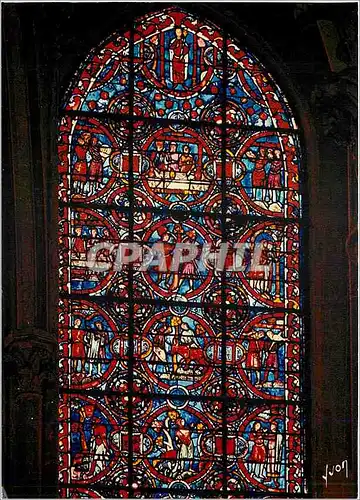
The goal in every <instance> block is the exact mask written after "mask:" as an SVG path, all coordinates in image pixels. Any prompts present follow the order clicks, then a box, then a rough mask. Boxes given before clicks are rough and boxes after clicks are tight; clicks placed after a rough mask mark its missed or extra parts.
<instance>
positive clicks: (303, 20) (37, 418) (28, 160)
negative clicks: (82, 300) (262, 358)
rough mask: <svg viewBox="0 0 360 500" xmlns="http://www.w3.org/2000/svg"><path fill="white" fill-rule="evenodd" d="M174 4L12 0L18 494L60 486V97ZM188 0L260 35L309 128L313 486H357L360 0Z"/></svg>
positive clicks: (11, 293)
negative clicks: (94, 59)
mask: <svg viewBox="0 0 360 500" xmlns="http://www.w3.org/2000/svg"><path fill="white" fill-rule="evenodd" d="M166 5H167V4H165V3H157V4H156V3H136V4H130V3H101V2H100V3H91V4H90V3H89V4H88V3H82V2H78V3H61V2H59V3H55V2H54V3H51V4H31V3H24V4H15V3H14V4H3V6H2V18H3V31H2V37H3V38H2V41H3V44H2V49H3V54H2V55H3V66H2V76H3V80H2V82H3V86H2V88H3V121H2V124H3V198H2V200H3V201H2V206H3V208H2V210H3V222H2V223H3V346H4V361H5V363H4V371H3V374H4V376H3V384H4V395H5V398H4V402H3V415H4V417H3V427H4V432H3V443H4V445H3V446H4V448H3V450H4V460H3V469H4V470H3V473H4V484H5V488H6V490H7V493H8V495H9V496H11V497H37V496H42V497H51V496H52V497H56V495H57V494H56V433H57V427H56V415H57V408H56V404H57V388H56V379H57V376H56V352H57V347H56V328H57V318H56V315H57V310H56V301H57V248H56V241H57V235H56V221H57V206H56V185H57V173H56V126H57V119H58V110H59V107H60V103H61V99H62V98H63V95H64V92H65V90H66V88H67V86H68V84H69V82H70V81H71V78H72V76H73V75H74V72H75V71H76V69H77V67H78V66H79V64H80V63H81V62H82V60H83V59H84V57H85V56H86V55H87V54H88V52H89V50H90V49H91V48H92V47H94V46H96V45H98V43H99V42H100V41H101V40H102V39H104V38H106V37H107V36H108V35H109V34H111V33H112V32H113V31H115V30H118V29H121V28H122V26H123V25H124V24H126V23H129V22H130V21H131V19H132V17H133V16H134V15H135V16H137V15H141V14H143V13H146V12H148V11H152V10H156V9H158V8H163V7H165V6H166ZM183 6H185V4H183ZM187 8H188V9H189V10H192V11H194V12H195V13H198V14H200V15H202V16H204V17H208V18H209V19H210V20H212V21H214V22H215V23H222V24H223V25H224V26H225V27H226V28H227V29H228V30H229V31H230V32H231V33H232V34H234V35H235V36H237V37H238V38H240V39H242V38H244V37H247V38H246V40H247V43H248V44H249V45H250V46H252V47H253V48H254V50H255V52H257V53H258V55H259V56H260V57H261V56H262V57H263V61H264V63H265V64H266V65H267V67H268V68H270V70H271V71H272V72H273V73H274V75H275V76H276V77H277V80H278V82H279V85H280V86H281V88H282V89H283V90H284V91H285V92H286V94H287V97H288V99H289V100H290V103H291V105H292V107H293V108H294V110H295V112H297V115H298V122H299V123H300V125H301V126H302V128H303V135H304V145H305V146H306V151H305V159H304V160H305V166H306V168H307V182H306V188H307V189H306V190H307V193H308V204H307V207H306V212H307V215H308V218H309V232H308V241H307V270H308V278H309V279H308V286H307V292H308V293H307V296H308V306H309V312H310V317H309V322H308V339H309V340H308V354H309V363H308V367H309V377H308V379H309V391H310V390H311V398H310V400H311V422H310V424H311V439H310V441H311V443H310V445H311V446H310V450H311V453H310V455H311V456H310V457H309V458H310V459H309V463H310V475H311V482H310V487H311V494H312V496H314V497H315V496H318V497H327V498H329V497H336V498H341V497H343V498H349V497H355V496H356V470H357V465H356V454H355V446H356V445H355V443H356V432H355V430H356V399H355V397H356V381H355V378H356V377H355V369H356V348H357V345H356V337H357V336H356V324H357V311H356V294H357V289H356V271H357V264H356V262H357V248H356V213H357V207H356V181H357V180H356V166H357V161H356V158H357V150H356V125H357V76H356V61H357V46H356V43H357V31H356V24H357V15H356V13H357V9H356V8H357V4H355V3H348V4H347V3H338V4H329V5H326V4H295V3H290V4H289V3H283V4H279V3H278V4H272V3H266V4H265V3H257V4H254V3H226V2H224V3H221V4H217V3H208V4H206V3H188V4H187ZM324 20H327V21H331V22H332V23H333V24H332V26H333V27H334V29H335V31H333V32H332V35H331V37H330V42H331V43H332V45H334V46H335V51H332V50H331V43H330V46H329V45H325V46H324V43H323V38H322V36H321V35H324V33H323V31H321V30H320V29H319V26H320V25H321V23H320V24H319V21H324ZM328 43H329V42H328ZM334 54H335V55H334ZM329 57H330V60H329ZM334 57H335V59H336V60H335V59H334ZM334 60H335V63H336V62H337V61H340V63H342V64H340V63H339V62H337V65H336V64H335V65H334ZM339 64H340V66H339ZM338 67H340V68H341V71H338ZM334 69H335V70H336V71H332V70H334ZM305 281H306V280H305ZM345 459H347V460H348V461H349V477H348V478H346V477H345V475H344V474H343V473H341V474H338V475H336V474H335V475H334V476H333V477H329V478H328V483H327V485H326V484H325V481H324V479H323V478H322V475H323V474H324V473H325V467H326V464H328V465H329V466H330V467H332V466H333V465H336V464H337V463H340V462H342V461H343V460H345ZM330 470H331V469H330Z"/></svg>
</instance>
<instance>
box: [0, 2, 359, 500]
mask: <svg viewBox="0 0 360 500" xmlns="http://www.w3.org/2000/svg"><path fill="white" fill-rule="evenodd" d="M203 9H205V10H206V12H205V15H207V16H208V17H210V14H209V12H208V10H207V9H208V6H206V7H203ZM151 10H153V9H151ZM200 10H201V7H200ZM220 15H221V14H220V13H219V12H216V19H218V16H220ZM216 19H215V21H216ZM13 20H14V22H15V24H16V22H17V21H16V12H15V9H14V17H13ZM15 29H16V28H15ZM229 31H230V30H229ZM108 32H111V29H110V30H109V31H108ZM12 36H14V37H16V36H17V35H16V31H15V32H14V33H13V35H12ZM27 36H28V38H27V39H28V40H31V39H32V36H34V34H31V33H28V34H27ZM21 45H22V44H21V42H20V40H17V41H15V45H14V48H13V51H14V53H13V55H12V57H15V58H16V57H18V58H19V61H20V67H21V65H22V64H24V61H23V60H22V61H21V56H20V57H19V54H16V51H17V49H16V46H21ZM89 48H90V47H89ZM257 53H258V55H259V56H260V53H259V50H258V51H257ZM85 55H86V54H85ZM271 59H273V58H272V57H271V56H270V57H264V58H263V60H264V61H265V62H267V67H268V68H269V70H270V71H272V72H273V74H274V75H275V77H277V81H278V82H279V84H280V86H281V88H282V89H283V90H284V92H285V95H286V96H287V97H288V99H289V101H290V103H291V104H292V109H294V110H296V109H299V110H301V113H299V116H298V117H297V118H298V121H299V123H300V126H301V127H302V129H303V133H304V138H305V141H304V144H305V153H306V154H307V156H308V160H307V161H306V164H307V171H308V173H309V176H308V192H309V197H308V199H309V208H308V212H309V215H310V220H311V226H310V230H309V241H308V254H309V264H308V276H310V284H309V291H310V293H309V310H310V311H311V312H312V317H311V322H310V332H311V334H310V337H309V338H310V342H311V347H310V359H311V365H312V375H311V382H312V383H311V394H312V400H313V401H316V403H315V405H314V404H313V407H312V426H311V427H312V428H313V434H312V436H313V438H314V440H313V441H314V442H315V446H313V447H312V451H311V456H312V463H313V467H312V472H311V478H313V479H314V481H313V485H312V491H313V492H314V496H315V493H317V495H316V496H318V495H321V492H322V491H325V490H324V481H323V479H322V478H321V476H322V474H323V473H324V460H323V457H322V454H323V453H324V451H325V450H324V448H323V447H322V446H321V443H322V442H323V438H324V433H326V429H324V427H323V425H324V424H323V423H324V399H323V394H322V383H323V373H324V372H326V370H327V369H328V368H327V362H326V360H323V359H322V357H321V356H319V353H321V352H322V348H323V343H324V342H325V334H324V330H325V328H324V324H325V325H326V322H325V318H324V312H326V307H327V306H326V304H324V292H323V290H324V288H323V283H322V277H323V276H322V269H321V266H319V265H318V262H319V259H318V258H316V259H311V255H316V256H318V249H319V243H322V240H321V239H320V235H324V240H325V241H327V238H328V236H327V235H326V234H324V224H323V219H322V213H321V206H319V201H318V199H319V198H318V194H319V188H318V186H319V185H320V162H319V159H318V146H317V144H316V135H318V136H319V133H317V134H316V133H315V131H314V126H313V125H312V123H311V119H310V112H309V111H306V102H304V101H302V100H301V99H300V98H299V97H298V96H299V95H300V93H299V92H297V91H293V89H292V85H291V84H290V83H289V82H286V80H287V78H286V77H285V76H284V75H283V77H282V76H281V74H280V73H281V64H280V65H278V64H277V63H275V65H274V68H272V63H271ZM59 66H61V63H60V65H59ZM75 69H76V68H75ZM12 70H13V67H12V66H11V65H10V70H9V71H10V72H11V71H12ZM13 71H15V70H13ZM66 72H67V73H68V74H70V75H71V74H72V72H73V69H70V70H66ZM14 74H15V80H16V77H17V79H18V81H19V85H23V86H24V93H20V97H19V96H15V95H14V94H11V90H9V102H10V108H11V113H12V116H15V123H13V124H11V126H10V128H11V129H12V130H11V133H10V135H11V136H12V137H11V142H12V145H13V151H14V152H11V154H10V155H9V157H10V156H11V158H12V159H11V162H12V164H13V166H14V167H17V169H15V170H14V186H15V188H14V189H15V195H16V198H17V203H16V206H15V208H14V213H15V214H16V216H17V219H16V220H15V228H16V234H17V235H18V236H17V242H16V247H17V252H18V253H17V258H16V261H17V272H18V273H19V272H20V273H21V271H20V270H21V269H23V270H24V272H23V273H22V276H21V279H20V280H19V274H18V280H19V281H18V284H17V292H18V301H17V304H16V305H15V308H14V309H16V311H17V314H16V315H14V314H12V315H11V316H12V318H15V317H16V320H14V323H13V327H12V331H13V332H14V337H17V339H18V340H20V339H19V336H18V335H17V331H19V332H23V331H24V330H23V329H24V327H25V326H26V325H29V326H30V329H31V332H32V333H31V334H32V335H35V336H36V337H38V335H39V333H38V331H37V330H36V329H35V328H34V326H35V325H36V324H37V323H39V318H41V313H40V311H41V306H39V304H36V307H35V309H36V311H33V310H32V307H33V305H32V302H31V299H30V297H31V296H34V295H35V294H36V292H35V291H29V288H28V287H27V285H30V290H31V286H32V287H33V290H36V289H37V291H38V292H40V293H42V294H44V291H43V290H42V291H41V290H39V288H37V286H39V285H36V280H35V278H34V275H35V274H37V275H38V278H37V283H39V281H41V278H39V276H41V275H42V273H44V270H43V268H42V264H40V265H39V257H38V256H39V252H40V253H41V251H44V247H45V248H46V249H47V250H45V252H46V253H47V255H48V261H47V262H48V265H47V269H46V271H45V273H44V275H46V276H47V282H48V293H45V297H44V298H45V299H46V301H47V302H48V307H47V313H46V314H45V316H46V318H47V319H46V321H45V323H43V319H41V320H40V323H43V328H44V332H45V336H49V333H50V336H49V341H50V344H51V343H52V342H53V340H54V335H56V322H55V319H54V318H55V317H56V289H57V287H56V271H57V263H56V234H55V233H56V229H54V225H53V222H52V221H54V220H56V217H57V207H56V184H57V178H56V175H54V173H53V171H52V170H51V168H52V167H53V165H56V160H55V158H56V154H55V151H54V148H53V146H52V144H53V141H54V137H56V119H54V121H53V123H52V127H51V132H50V134H49V135H48V132H45V130H46V128H47V127H48V116H49V115H48V112H49V110H50V113H51V114H54V115H56V108H57V106H56V105H55V103H59V102H60V98H61V95H60V93H59V88H60V82H59V81H56V80H57V79H56V75H53V76H52V78H53V80H52V82H51V90H50V92H49V90H45V85H44V81H43V83H42V85H40V86H39V88H40V91H39V95H40V101H41V102H42V104H43V105H44V106H43V108H44V110H46V112H45V111H41V112H40V113H39V114H40V118H39V120H40V122H41V131H42V143H41V150H42V155H43V158H42V162H41V163H42V168H43V172H44V174H45V175H46V176H47V178H48V183H47V185H46V187H45V189H44V185H42V183H41V182H40V185H39V180H36V182H34V178H33V173H34V172H33V171H29V166H32V165H33V164H34V162H35V160H36V158H35V153H34V150H35V149H36V142H37V140H36V139H34V136H32V137H29V142H28V143H29V144H32V146H33V151H32V152H31V151H24V150H21V149H19V147H20V146H22V147H26V145H25V144H24V145H21V138H22V137H24V135H25V136H26V135H27V125H26V123H27V117H26V113H25V116H24V114H23V110H24V109H25V108H26V106H27V104H26V102H28V101H27V97H26V87H27V86H28V85H29V87H30V88H32V90H33V89H34V87H35V88H36V85H34V81H32V83H31V82H30V81H27V79H26V77H25V75H19V72H14ZM10 79H11V78H10ZM51 93H52V95H51ZM21 97H23V98H24V99H25V103H23V102H20V98H21ZM293 103H296V104H295V106H294V104H293ZM297 103H298V105H297ZM32 106H33V105H32ZM32 109H33V108H32ZM304 110H305V111H304ZM16 116H17V123H16ZM28 125H29V123H28ZM21 127H23V129H22V132H20V130H21ZM24 127H25V128H24ZM16 141H17V142H16ZM20 151H21V153H20ZM16 154H18V155H19V156H16ZM49 158H51V161H50V168H49V164H48V165H45V164H46V161H47V159H49ZM37 164H39V162H38V160H37ZM26 176H27V177H26ZM35 184H36V186H35ZM34 188H35V189H36V190H38V191H40V192H42V193H43V195H44V199H46V198H48V197H49V195H50V197H51V198H50V197H49V199H52V203H51V205H52V206H51V208H50V207H49V210H48V213H47V217H46V219H47V221H41V215H40V214H41V212H42V210H41V208H40V209H36V210H35V213H36V214H37V215H36V217H37V218H38V219H37V220H34V219H33V226H32V227H31V226H29V224H24V223H23V221H24V220H26V219H27V220H28V219H29V218H28V213H29V211H30V212H31V211H32V207H33V206H34V205H33V203H34V202H33V201H32V200H31V199H30V198H31V196H33V195H34V193H36V192H38V191H34ZM22 190H23V191H22ZM22 193H26V194H25V196H23V194H22ZM29 193H32V195H31V196H29ZM21 210H23V212H22V213H23V214H24V215H22V216H21V215H20V214H21ZM39 212H40V213H39ZM21 217H22V220H21ZM39 217H40V220H39ZM24 226H25V227H24ZM44 227H47V230H46V231H47V238H45V239H46V242H44V240H43V241H39V234H41V232H42V231H43V229H44ZM34 228H35V230H34ZM34 232H35V233H37V235H38V237H36V236H34ZM26 235H27V236H26ZM24 237H25V240H22V238H24ZM40 239H41V238H40ZM35 242H37V243H35ZM29 243H30V247H29V245H28V244H29ZM26 247H27V249H28V250H29V249H33V251H34V255H33V256H31V255H30V256H29V253H28V254H27V255H25V248H26ZM35 249H37V255H36V251H35ZM29 258H30V263H29V260H27V259H29ZM50 261H51V262H50ZM21 266H23V267H21ZM19 294H20V295H19ZM21 294H22V295H21ZM21 297H22V298H21ZM319 299H320V302H321V307H320V308H319ZM24 306H25V307H24ZM53 308H55V312H54V309H53ZM319 309H320V310H319ZM36 317H37V318H38V319H36ZM46 332H49V333H46ZM15 334H16V335H15ZM21 335H22V333H21V334H20V336H21ZM50 339H51V340H50ZM18 340H16V342H18ZM30 342H31V341H30ZM12 343H13V342H11V344H12ZM5 346H6V344H5ZM315 359H316V363H314V360H315ZM314 364H315V365H316V366H314ZM324 367H325V368H324ZM330 401H331V399H330ZM328 404H329V401H328V400H327V405H328ZM334 404H335V406H336V401H334ZM337 443H338V444H339V443H340V448H342V453H344V454H346V444H345V442H344V441H341V439H340V438H339V440H338V442H337ZM341 443H342V444H341ZM338 453H339V454H342V453H340V450H339V452H338ZM338 453H336V450H334V449H332V450H331V452H330V455H328V457H329V463H331V460H332V461H333V463H336V460H337V456H338ZM343 456H344V455H342V457H343ZM342 457H340V458H342ZM344 458H346V457H344ZM354 469H355V467H354ZM310 486H311V485H310ZM334 491H337V492H339V491H340V492H341V490H339V489H337V490H336V489H335V490H334ZM321 496H322V495H321ZM324 496H325V495H324ZM334 496H336V493H335V495H334ZM344 496H350V495H346V493H345V494H344Z"/></svg>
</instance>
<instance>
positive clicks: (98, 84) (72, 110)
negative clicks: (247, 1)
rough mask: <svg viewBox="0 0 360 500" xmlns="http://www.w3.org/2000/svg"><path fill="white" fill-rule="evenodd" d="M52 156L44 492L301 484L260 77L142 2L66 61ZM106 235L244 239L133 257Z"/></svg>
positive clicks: (283, 226) (169, 493) (202, 29)
mask: <svg viewBox="0 0 360 500" xmlns="http://www.w3.org/2000/svg"><path fill="white" fill-rule="evenodd" d="M58 158H59V165H58V171H59V251H60V271H59V287H60V298H59V349H60V361H59V363H60V367H59V370H60V372H59V373H60V402H59V437H58V441H59V484H60V495H61V497H65V498H69V497H70V498H71V497H73V498H80V497H86V498H88V497H93V498H102V497H104V498H107V497H108V498H141V497H143V498H161V497H172V498H177V497H189V498H204V497H211V498H214V497H216V496H221V497H225V496H226V497H236V498H241V497H245V498H249V497H252V496H254V497H259V496H267V497H269V496H270V497H271V495H273V494H274V496H281V495H285V496H287V497H289V496H290V497H291V496H292V495H297V496H301V495H302V494H304V493H305V492H306V485H305V478H304V458H305V450H304V445H305V439H304V426H305V423H304V404H303V389H302V386H303V382H302V365H303V351H304V333H303V305H302V300H303V299H302V293H301V287H300V279H299V274H300V265H301V245H300V238H301V233H302V208H301V190H300V186H299V182H300V177H301V151H300V143H299V130H298V127H297V125H296V123H295V120H294V117H293V114H292V112H291V109H290V107H289V104H288V102H287V100H286V98H285V96H284V94H283V93H282V92H281V90H280V89H279V87H278V86H277V84H276V83H275V81H274V79H273V77H272V76H271V75H270V74H269V73H268V72H267V70H266V68H265V67H264V66H263V65H262V63H261V62H260V61H259V60H258V59H257V58H256V57H255V55H254V54H253V53H251V52H249V51H248V49H247V48H246V47H244V46H242V45H239V44H238V42H237V41H236V39H233V38H232V37H231V36H230V35H229V34H228V33H224V32H223V31H222V30H221V29H220V28H219V27H217V26H215V25H213V24H211V23H210V22H208V21H206V20H203V19H199V18H197V17H195V16H193V15H192V14H190V13H189V12H186V11H185V10H183V9H179V8H173V9H172V8H170V9H166V10H163V11H161V12H157V13H155V14H150V15H147V16H145V17H142V18H140V19H138V20H136V22H135V23H134V25H133V26H132V27H131V28H130V29H129V30H128V31H125V32H123V33H122V34H120V35H119V34H118V33H117V34H114V35H113V36H111V37H110V38H109V39H108V40H107V41H106V42H104V43H102V44H101V45H100V46H99V47H98V48H96V49H94V50H93V51H92V52H91V53H90V55H89V56H88V58H87V59H86V61H85V62H84V63H83V64H82V66H81V68H80V69H79V71H78V73H77V75H76V77H75V79H74V81H73V84H72V85H71V88H70V89H69V91H68V94H67V97H66V100H65V103H64V105H63V109H62V116H61V120H60V123H59V132H58ZM124 242H136V243H137V245H138V247H139V248H140V250H141V251H140V254H141V255H142V256H146V255H148V253H149V251H150V252H151V247H152V246H153V245H154V244H156V243H160V244H162V245H163V248H164V249H165V254H166V255H165V261H166V262H167V261H169V260H171V258H172V256H173V255H174V249H175V245H176V244H178V243H192V244H197V245H198V247H199V248H204V246H205V245H207V248H210V249H213V250H216V249H219V247H220V245H221V243H224V242H226V243H228V244H229V248H236V245H238V244H242V245H243V248H246V251H247V253H246V254H245V256H244V263H243V264H244V265H242V266H240V268H235V267H234V266H231V265H225V266H224V268H223V270H220V271H219V270H218V269H217V268H216V266H215V264H214V263H212V261H211V260H210V261H208V262H209V263H208V265H207V266H201V265H199V261H197V260H196V259H194V260H193V261H190V262H186V263H183V264H182V265H181V266H180V267H179V268H178V269H177V270H176V271H171V270H166V269H165V271H164V270H163V269H160V267H158V268H157V267H149V268H148V270H147V271H143V270H141V267H140V266H141V264H140V262H139V261H136V260H134V261H133V262H131V263H129V264H128V265H123V266H116V265H115V260H116V259H115V256H116V252H115V250H114V249H118V248H119V245H121V244H122V243H124ZM104 243H105V244H104ZM96 245H98V247H97V248H100V249H101V250H100V252H99V253H98V255H97V257H98V260H99V261H100V263H101V265H99V266H97V267H94V266H91V265H89V251H90V249H91V248H93V247H94V246H96ZM257 245H261V247H262V248H263V252H262V254H261V259H262V261H261V263H262V264H263V266H264V267H263V270H258V269H257V270H254V269H253V267H252V266H251V263H249V262H250V261H249V258H247V257H246V256H249V255H250V260H251V255H252V254H253V253H254V252H255V249H256V247H257ZM149 249H150V250H149ZM230 257H231V256H230ZM230 257H227V261H226V262H228V259H229V258H230Z"/></svg>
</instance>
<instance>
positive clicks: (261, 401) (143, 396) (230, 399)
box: [60, 387, 301, 435]
mask: <svg viewBox="0 0 360 500" xmlns="http://www.w3.org/2000/svg"><path fill="white" fill-rule="evenodd" d="M60 392H61V393H62V394H69V395H74V396H79V395H87V396H93V397H96V396H116V397H119V395H120V394H121V396H123V397H125V396H127V397H130V395H131V396H133V397H135V398H137V399H140V400H149V401H161V400H163V402H166V401H189V402H194V403H196V402H200V403H207V402H216V401H220V402H223V403H226V402H227V403H228V404H229V403H235V404H236V405H237V406H239V407H241V408H247V407H250V408H252V407H259V406H263V407H267V408H268V407H275V408H280V407H281V408H285V407H294V406H297V405H299V404H300V403H299V401H300V402H301V399H299V400H296V401H293V400H290V399H271V398H266V397H264V398H263V397H261V398H244V397H243V398H240V397H237V396H229V395H227V394H226V393H225V394H224V395H221V396H201V395H196V394H192V395H190V394H178V395H176V396H174V395H171V394H164V393H158V394H157V393H141V392H135V391H132V392H131V393H130V391H122V392H119V391H117V390H112V389H94V388H90V389H71V388H67V387H62V388H61V389H60ZM126 406H127V407H128V406H129V405H126ZM287 435H288V433H287Z"/></svg>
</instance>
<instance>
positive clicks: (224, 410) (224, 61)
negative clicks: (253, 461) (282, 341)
mask: <svg viewBox="0 0 360 500" xmlns="http://www.w3.org/2000/svg"><path fill="white" fill-rule="evenodd" d="M226 40H227V38H226V34H225V33H224V32H223V50H222V56H221V59H222V61H221V62H222V95H221V115H222V123H224V124H226V87H227V78H226V76H227V75H226V71H227V57H226V55H225V54H226V51H225V50H224V47H226V43H227V42H226ZM226 132H227V131H226V127H221V240H222V242H226V241H227V234H226V215H227V205H226V201H227V197H226ZM225 304H226V274H225V272H224V270H223V271H222V272H221V395H222V396H223V397H224V399H223V401H222V407H221V409H222V467H223V485H222V489H223V496H224V497H225V498H226V497H227V495H226V490H227V453H226V450H227V440H228V432H227V431H228V428H227V420H228V404H227V399H226V381H227V366H226V347H227V338H226V337H227V331H226V309H225Z"/></svg>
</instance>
